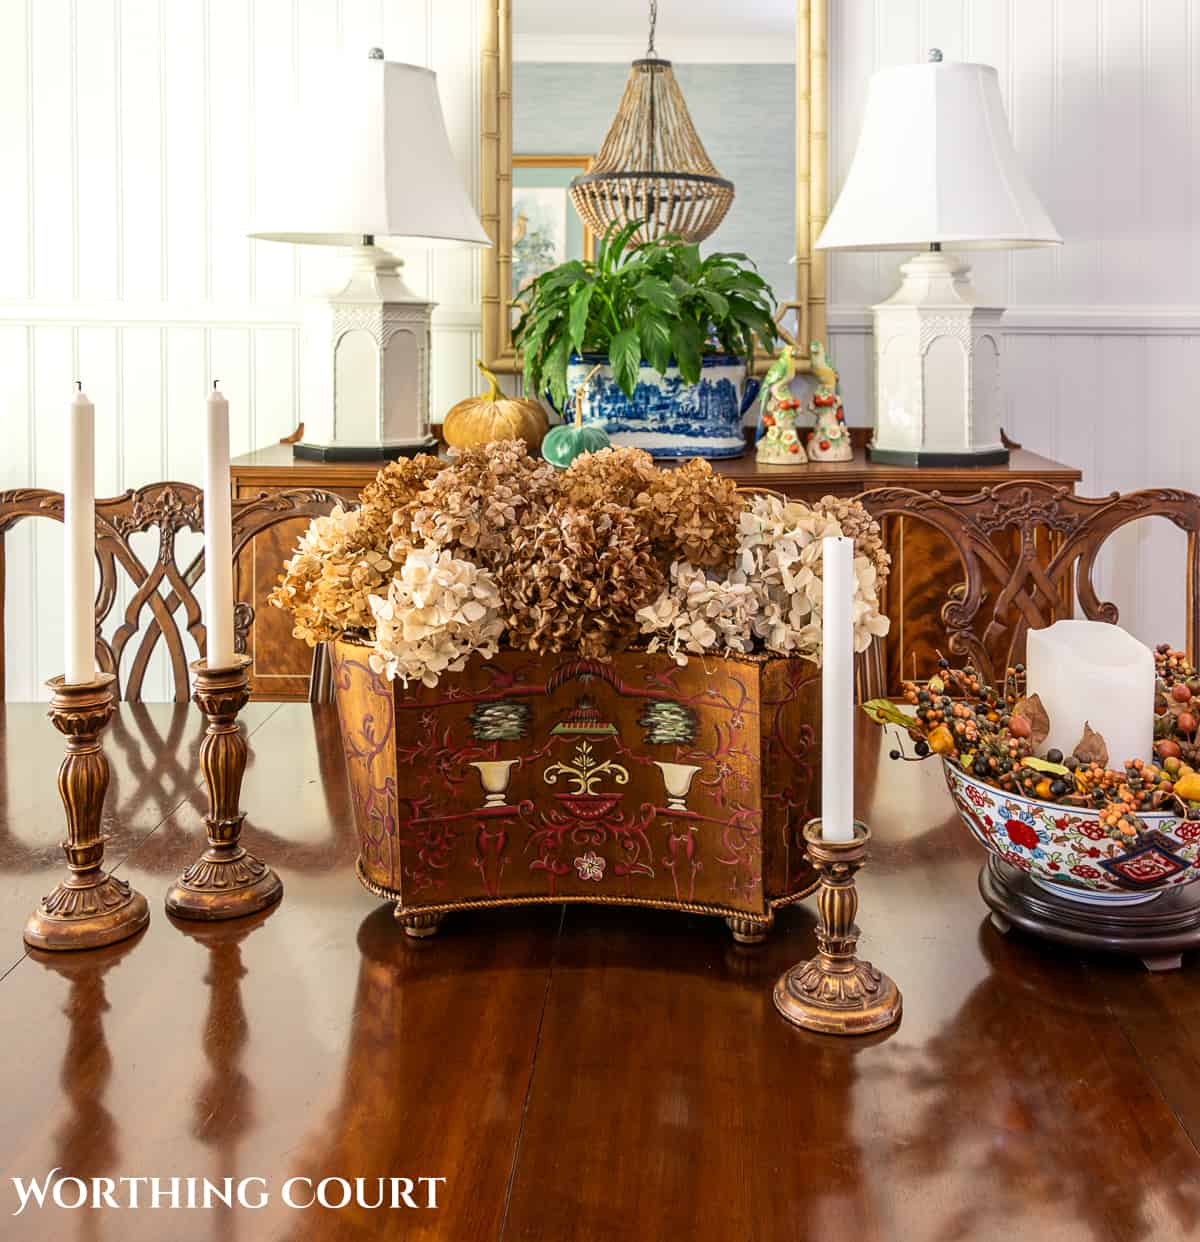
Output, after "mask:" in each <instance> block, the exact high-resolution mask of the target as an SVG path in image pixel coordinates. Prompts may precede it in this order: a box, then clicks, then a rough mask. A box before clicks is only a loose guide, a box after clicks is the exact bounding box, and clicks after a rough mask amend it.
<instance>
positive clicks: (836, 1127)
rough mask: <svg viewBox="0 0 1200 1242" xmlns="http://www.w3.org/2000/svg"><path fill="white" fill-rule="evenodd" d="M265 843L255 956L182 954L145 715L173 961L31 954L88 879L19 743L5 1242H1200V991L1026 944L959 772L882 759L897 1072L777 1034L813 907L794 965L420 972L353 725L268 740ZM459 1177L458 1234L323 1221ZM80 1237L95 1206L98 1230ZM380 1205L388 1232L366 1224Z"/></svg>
mask: <svg viewBox="0 0 1200 1242" xmlns="http://www.w3.org/2000/svg"><path fill="white" fill-rule="evenodd" d="M242 720H243V722H244V723H245V725H246V726H247V729H248V731H249V733H250V747H251V758H250V765H249V768H248V770H247V775H246V782H245V787H244V790H243V796H242V805H243V807H244V808H245V809H246V811H247V812H248V821H247V830H246V834H245V840H246V843H247V844H248V846H249V847H250V848H251V849H253V850H254V851H255V852H256V853H258V854H259V855H260V856H262V857H264V858H265V859H267V860H268V861H269V862H270V863H271V864H272V865H273V866H274V867H275V868H276V869H277V870H278V872H279V874H280V876H281V877H282V878H283V882H284V886H285V894H284V899H283V902H282V904H281V905H280V906H279V907H277V908H276V909H275V910H274V911H272V912H270V913H269V914H267V915H266V916H265V917H262V916H259V917H257V918H255V919H253V920H251V921H249V923H240V924H225V925H220V924H217V925H212V926H205V925H198V924H192V925H184V924H178V925H177V924H173V923H172V922H171V921H170V920H169V919H168V918H167V916H166V915H165V914H164V913H163V909H162V900H163V895H164V894H165V892H166V890H167V888H168V886H169V885H170V883H171V881H172V880H173V879H174V877H175V875H176V874H177V872H178V871H179V870H180V869H181V867H182V866H184V865H185V864H186V863H187V862H189V861H190V860H191V859H192V858H193V857H194V856H195V854H196V852H197V849H198V847H199V844H200V842H201V835H202V834H201V823H200V815H201V812H202V809H203V805H204V803H203V799H202V795H201V792H200V786H199V772H198V770H197V758H196V757H197V749H198V745H199V739H200V723H201V722H200V719H199V715H198V713H197V712H196V711H195V709H194V708H193V709H188V708H182V707H173V706H170V705H162V706H146V707H133V706H129V705H122V706H121V707H120V708H119V710H118V713H117V716H116V718H115V720H114V721H113V723H112V725H111V726H110V727H109V728H108V730H107V731H106V734H105V737H104V744H105V749H106V752H107V754H108V756H109V758H110V760H111V762H112V766H113V780H112V785H111V786H110V789H109V800H108V806H107V821H108V828H109V831H110V832H111V834H112V837H111V840H110V843H109V855H108V858H109V862H110V864H112V865H117V866H118V874H121V875H124V876H126V877H127V878H128V879H130V880H132V881H133V883H134V884H135V886H136V887H137V888H139V889H140V890H141V891H142V892H143V893H145V894H146V896H147V897H148V898H149V899H150V902H151V908H152V912H153V913H152V918H151V924H150V927H149V929H148V930H147V931H146V932H144V933H143V934H142V935H141V936H140V937H139V938H137V939H135V940H133V941H130V942H127V943H125V944H123V945H117V946H114V947H112V948H110V949H104V950H97V951H93V952H88V953H78V954H58V955H53V956H51V955H45V954H41V955H33V954H25V953H24V951H23V948H22V944H21V927H22V924H23V922H24V919H25V917H26V915H27V914H28V912H29V911H30V910H31V909H32V907H33V905H34V903H35V902H36V900H37V898H38V897H39V896H40V895H41V894H42V893H43V892H45V891H47V890H49V889H50V888H51V887H52V885H53V883H54V882H55V880H56V879H57V877H58V875H59V874H60V872H61V869H62V865H63V864H62V857H61V851H60V850H59V848H58V841H59V839H60V837H61V836H62V831H63V828H62V815H61V807H60V805H59V802H58V795H57V792H56V790H55V783H54V774H55V770H56V768H57V766H58V762H59V759H60V757H61V748H60V739H59V738H58V736H57V735H56V734H55V733H54V732H53V729H52V728H51V726H50V723H49V721H48V720H46V719H45V714H44V708H42V707H39V706H36V705H29V706H25V705H20V706H14V705H9V706H8V707H7V708H6V709H0V900H2V903H3V923H2V928H0V930H2V933H3V939H0V1041H2V1042H0V1053H2V1055H0V1101H2V1103H0V1116H2V1121H3V1124H0V1238H3V1239H4V1240H5V1242H10V1240H11V1242H25V1240H26V1239H39V1240H40V1239H46V1240H48V1242H72V1240H74V1239H88V1240H110V1239H111V1240H114V1242H115V1240H118V1239H119V1240H120V1242H133V1240H135V1239H153V1240H155V1242H190V1239H208V1238H214V1239H216V1238H227V1239H253V1240H254V1242H273V1240H275V1239H279V1240H280V1242H283V1240H285V1239H287V1240H290V1239H331V1240H339V1239H345V1240H347V1242H350V1240H355V1242H357V1240H359V1239H369V1238H385V1237H386V1238H404V1239H448V1240H451V1242H484V1240H491V1239H505V1240H512V1242H516V1240H518V1239H529V1240H535V1239H536V1240H539V1242H543V1240H544V1242H567V1240H572V1242H574V1240H578V1242H608V1240H609V1239H612V1240H614V1242H616V1240H625V1239H628V1240H630V1242H642V1240H658V1239H671V1238H687V1239H700V1240H702V1242H708V1240H709V1239H711V1240H713V1242H727V1240H729V1242H756V1240H762V1242H767V1240H774V1239H780V1240H784V1239H786V1240H788V1242H795V1240H797V1239H810V1238H811V1239H814V1242H817V1240H819V1242H841V1240H843V1239H845V1240H846V1242H870V1240H873V1239H897V1240H900V1239H904V1240H906V1242H908V1240H923V1239H929V1240H930V1242H935V1240H936V1242H958V1240H960V1239H995V1240H997V1242H1013V1240H1014V1239H1017V1240H1019V1239H1025V1238H1030V1239H1032V1238H1037V1239H1039V1240H1049V1239H1063V1240H1067V1239H1070V1240H1075V1239H1091V1238H1097V1239H1106V1240H1111V1239H1146V1240H1147V1242H1151V1240H1153V1242H1166V1240H1167V1239H1174V1238H1188V1237H1194V1236H1196V1235H1197V1233H1198V1232H1200V1156H1198V1155H1197V1149H1196V1141H1197V1139H1200V970H1198V969H1197V968H1196V966H1195V965H1193V964H1192V963H1191V962H1187V961H1185V965H1184V968H1183V970H1181V971H1177V972H1174V973H1172V974H1164V975H1151V974H1148V973H1147V972H1145V971H1144V970H1143V969H1142V967H1141V966H1140V965H1138V964H1136V963H1131V962H1125V961H1118V960H1109V959H1104V958H1099V957H1084V956H1080V955H1077V954H1074V953H1071V952H1067V951H1064V950H1059V949H1055V948H1053V947H1050V946H1048V945H1044V944H1039V943H1036V942H1034V941H1031V940H1027V939H1022V938H1020V937H1019V936H1016V935H1014V936H1013V937H1012V938H1010V939H1005V938H1002V937H1001V936H999V935H998V934H997V933H996V932H995V931H994V930H993V929H992V927H991V926H990V924H989V923H988V922H987V919H986V917H985V915H986V910H985V907H984V905H983V902H982V901H981V899H980V897H979V895H978V892H977V891H976V874H977V871H978V867H979V863H980V861H981V857H980V854H979V852H978V850H977V847H976V846H974V844H973V843H972V842H971V841H970V839H969V838H968V836H967V834H966V832H965V830H963V829H962V828H961V826H960V825H959V824H958V822H957V820H956V819H955V817H954V814H953V812H952V809H951V805H950V802H949V798H948V796H947V794H946V792H945V789H944V786H943V785H942V782H941V777H940V774H939V772H938V771H937V769H936V768H935V767H934V766H933V765H931V764H910V763H893V762H891V761H889V760H888V759H887V757H886V750H887V745H888V744H887V743H885V745H884V748H883V750H882V751H881V749H880V746H879V736H878V735H877V733H876V732H875V731H874V729H873V728H872V727H871V726H870V725H869V724H868V723H867V722H866V721H863V722H862V723H863V728H862V730H861V732H860V735H859V749H858V810H859V813H860V814H861V815H862V817H863V818H865V819H866V820H868V822H870V823H871V825H872V827H873V829H874V833H875V842H876V844H875V850H874V857H873V859H872V861H871V863H870V864H869V865H868V866H867V868H866V869H865V870H864V871H863V872H862V873H861V875H860V877H859V891H860V894H861V897H862V906H861V910H860V915H859V922H860V923H861V925H862V928H863V933H864V934H863V939H862V941H861V944H860V951H861V952H862V953H863V955H864V956H867V957H870V958H873V959H874V960H875V961H876V962H877V964H879V965H880V966H882V967H883V968H884V969H886V970H887V971H888V973H890V974H891V975H892V977H893V978H894V979H895V980H896V981H897V983H898V984H899V985H900V987H901V989H902V991H903V993H904V1016H903V1018H902V1020H901V1022H900V1024H899V1026H898V1027H897V1028H895V1029H893V1030H892V1031H890V1032H886V1033H884V1034H882V1035H877V1036H871V1037H867V1038H861V1039H857V1040H856V1039H838V1038H833V1037H822V1036H817V1035H809V1034H807V1033H805V1032H803V1031H799V1030H796V1029H794V1028H792V1027H790V1026H788V1025H787V1024H786V1023H785V1022H783V1020H782V1019H780V1018H779V1017H778V1016H777V1014H776V1013H775V1011H774V1009H773V1007H772V1003H771V988H772V985H773V983H774V981H775V979H776V978H777V977H778V975H779V974H780V973H781V972H782V971H783V970H784V969H785V967H787V966H789V965H791V964H792V963H794V962H795V961H797V960H798V959H800V958H802V957H805V956H808V955H810V954H811V953H812V952H813V921H814V920H813V911H812V908H811V904H812V903H811V902H807V903H804V904H802V905H800V906H798V907H795V908H792V909H790V910H788V911H786V912H785V913H784V914H783V916H782V917H781V918H780V920H779V922H778V924H777V927H776V931H775V933H774V934H773V936H772V937H771V939H770V940H769V942H768V943H767V944H766V945H764V946H761V947H759V948H749V949H740V948H738V947H736V946H735V945H733V944H732V942H731V941H730V938H729V935H728V932H727V931H726V929H725V927H724V925H723V923H721V922H720V921H719V920H716V919H705V918H701V917H690V916H681V915H678V914H672V913H668V912H658V911H638V910H630V909H606V908H585V907H570V908H565V909H564V908H561V907H538V908H533V909H525V910H520V909H517V910H493V911H481V912H476V913H472V914H462V915H458V916H455V917H452V918H450V919H448V920H447V922H446V923H445V925H444V928H443V931H442V933H441V934H440V935H439V936H438V937H437V938H435V939H433V940H429V941H424V942H419V941H412V940H409V939H406V938H405V937H404V936H402V935H401V934H400V931H399V928H398V927H397V926H396V925H395V923H394V921H393V919H392V917H391V912H390V910H389V909H388V908H387V907H384V906H380V905H379V903H378V902H377V901H376V900H375V899H374V898H372V897H371V896H370V895H369V894H368V893H366V892H364V891H363V890H362V889H361V888H360V886H359V885H358V883H357V881H356V879H355V876H354V857H355V838H354V831H353V827H352V820H351V815H350V810H349V805H348V795H347V789H346V783H345V776H344V772H343V768H342V760H341V754H340V747H339V744H338V738H337V725H336V720H335V717H334V715H333V710H332V709H331V708H323V707H309V706H307V705H301V704H283V705H280V704H273V703H252V704H251V705H250V706H249V707H248V708H247V709H246V710H245V711H244V712H243V713H242ZM53 1168H58V1169H60V1170H61V1171H62V1173H64V1174H68V1175H71V1176H76V1177H80V1178H85V1179H86V1178H93V1177H113V1178H118V1177H139V1176H147V1177H148V1176H158V1177H162V1178H167V1177H170V1176H172V1175H174V1176H179V1177H185V1178H186V1177H194V1178H196V1179H201V1178H205V1177H207V1178H209V1179H210V1180H213V1181H219V1180H220V1179H223V1178H225V1177H232V1178H235V1179H236V1178H249V1177H261V1178H263V1179H265V1181H266V1184H267V1187H268V1189H269V1191H270V1200H269V1202H268V1203H267V1204H266V1206H264V1207H262V1208H261V1209H257V1210H255V1209H251V1208H248V1207H234V1208H231V1209H225V1208H221V1207H217V1208H213V1209H211V1210H208V1211H205V1210H202V1209H194V1210H187V1209H186V1208H184V1209H181V1210H175V1211H169V1210H166V1209H159V1210H154V1209H151V1208H148V1207H141V1208H139V1209H137V1210H130V1209H128V1208H120V1209H113V1208H104V1207H102V1208H100V1209H98V1210H90V1209H82V1210H74V1211H73V1210H69V1209H67V1208H58V1207H54V1206H51V1205H48V1206H46V1207H44V1208H41V1209H37V1208H35V1207H30V1208H28V1209H26V1211H24V1212H23V1213H21V1215H20V1216H15V1217H14V1216H12V1215H11V1214H12V1213H13V1212H14V1211H15V1210H16V1208H17V1207H18V1199H17V1196H16V1193H15V1191H14V1189H13V1185H12V1182H11V1180H10V1179H12V1178H14V1177H20V1178H24V1179H29V1178H33V1177H36V1178H38V1179H41V1178H43V1177H44V1176H45V1175H46V1173H48V1172H49V1171H50V1170H51V1169H53ZM329 1176H334V1177H336V1176H342V1177H346V1178H358V1177H361V1178H367V1179H371V1185H372V1186H373V1185H374V1179H376V1178H379V1177H384V1178H390V1177H409V1178H414V1179H415V1178H418V1177H444V1178H445V1179H446V1181H445V1182H444V1183H443V1184H442V1185H441V1187H440V1193H439V1207H438V1208H436V1209H434V1210H428V1209H420V1210H410V1209H406V1208H400V1209H399V1210H395V1211H393V1210H389V1209H384V1208H381V1209H376V1210H368V1209H365V1208H357V1207H347V1208H344V1209H342V1210H337V1211H335V1210H326V1209H322V1208H321V1207H319V1206H315V1207H313V1208H310V1209H307V1210H298V1209H291V1208H288V1207H287V1206H286V1205H285V1204H284V1203H283V1202H282V1196H281V1190H282V1187H283V1184H284V1183H285V1182H286V1180H287V1179H288V1178H290V1177H308V1178H312V1179H313V1181H314V1182H316V1181H317V1180H319V1179H320V1178H322V1177H329ZM69 1201H70V1200H69V1199H68V1202H69ZM368 1201H371V1199H370V1198H369V1197H368Z"/></svg>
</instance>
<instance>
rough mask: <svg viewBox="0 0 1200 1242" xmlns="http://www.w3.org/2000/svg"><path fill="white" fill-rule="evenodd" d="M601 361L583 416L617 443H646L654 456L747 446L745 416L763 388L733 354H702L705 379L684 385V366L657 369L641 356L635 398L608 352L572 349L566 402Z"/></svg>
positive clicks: (734, 453)
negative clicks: (619, 380) (681, 368)
mask: <svg viewBox="0 0 1200 1242" xmlns="http://www.w3.org/2000/svg"><path fill="white" fill-rule="evenodd" d="M597 363H599V364H601V367H602V369H601V370H599V371H597V372H596V374H595V376H594V377H593V378H592V381H591V383H590V384H589V385H588V388H587V395H586V396H585V398H584V404H583V421H584V422H585V423H597V424H599V425H600V426H602V427H603V428H604V430H605V431H607V432H608V436H609V439H610V440H611V441H612V442H613V444H614V445H618V446H622V447H632V448H640V449H645V451H646V452H647V453H649V454H650V456H651V457H738V456H740V455H741V454H742V453H744V452H745V451H746V437H745V433H744V432H743V431H742V417H743V415H744V414H745V411H746V410H748V409H749V408H750V405H751V403H752V402H753V401H754V398H755V396H756V395H757V394H758V386H759V385H758V380H756V379H750V380H747V378H746V367H745V365H744V364H743V363H742V361H741V359H740V358H735V357H733V356H732V355H731V354H705V355H704V357H703V358H702V359H701V372H700V382H699V383H698V384H685V383H684V381H683V377H682V376H681V375H680V374H679V368H678V367H676V366H674V365H672V366H669V367H668V368H667V370H666V373H665V374H661V375H660V374H659V372H657V371H656V370H654V368H653V367H651V366H649V365H648V364H647V363H645V362H643V363H642V367H641V370H640V372H639V373H638V382H637V387H636V388H635V389H634V393H633V397H632V399H631V398H629V397H627V396H626V395H625V394H624V393H623V392H622V391H621V389H620V388H619V387H618V386H617V382H616V380H614V379H613V375H612V369H611V368H610V367H609V365H608V358H607V357H606V356H605V355H604V354H584V355H583V356H582V357H579V356H578V355H573V356H572V358H571V362H570V365H569V366H568V367H567V391H568V393H569V394H570V395H569V397H568V400H567V409H568V410H570V409H573V408H574V392H575V389H576V387H577V386H578V385H579V384H581V383H582V382H583V380H584V379H585V378H586V377H587V375H588V373H589V372H590V371H591V370H592V368H593V367H594V366H596V365H597Z"/></svg>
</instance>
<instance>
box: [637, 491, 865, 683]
mask: <svg viewBox="0 0 1200 1242" xmlns="http://www.w3.org/2000/svg"><path fill="white" fill-rule="evenodd" d="M868 520H869V519H868ZM874 529H875V533H878V525H875V527H874ZM844 533H846V532H844V531H843V529H842V527H841V526H840V524H839V522H838V520H837V519H836V518H835V517H833V516H832V515H831V514H830V513H828V512H823V511H820V510H818V509H816V508H810V507H809V506H807V505H804V504H800V503H796V502H793V503H785V502H784V501H782V500H780V499H779V498H778V497H775V496H753V497H751V499H750V501H749V502H748V503H747V505H746V507H745V509H744V511H743V513H742V515H741V518H740V521H739V530H738V552H737V558H736V562H735V565H734V568H733V569H732V570H731V571H729V572H727V573H725V574H724V575H721V574H717V573H715V572H713V571H711V570H710V571H708V572H705V571H703V570H702V569H700V568H699V567H697V566H694V565H691V564H682V565H673V566H672V567H671V583H670V586H669V587H668V589H667V590H666V591H665V592H664V593H663V595H662V596H660V597H659V598H658V599H657V600H655V601H654V603H653V604H652V605H650V606H649V607H647V608H643V609H642V610H641V611H640V612H639V613H638V621H639V623H640V624H641V627H642V632H643V633H644V634H648V635H650V636H651V637H650V641H649V650H651V651H658V650H665V651H668V652H670V654H671V655H673V656H674V657H675V658H676V660H678V661H680V662H681V663H682V662H684V661H686V658H687V653H700V652H705V651H721V650H729V651H741V652H746V651H751V650H756V649H758V648H759V647H763V648H765V649H766V650H768V651H772V652H777V653H779V654H781V655H796V656H801V657H802V658H804V659H808V660H812V661H814V662H815V663H818V664H819V663H820V661H821V602H822V594H821V551H822V544H821V540H822V539H823V538H824V537H825V536H826V535H841V534H844ZM854 577H855V587H856V590H855V599H854V648H855V650H856V651H865V650H866V648H867V647H868V646H870V644H871V640H872V638H873V637H874V636H876V635H883V634H886V633H887V631H888V628H889V622H888V619H887V617H884V616H882V615H881V614H880V612H879V596H878V587H879V583H880V575H879V572H878V570H877V568H876V565H875V563H874V562H873V561H872V560H871V559H870V558H869V557H868V556H866V555H863V554H862V553H861V552H860V551H859V549H858V547H857V545H856V549H855V558H854Z"/></svg>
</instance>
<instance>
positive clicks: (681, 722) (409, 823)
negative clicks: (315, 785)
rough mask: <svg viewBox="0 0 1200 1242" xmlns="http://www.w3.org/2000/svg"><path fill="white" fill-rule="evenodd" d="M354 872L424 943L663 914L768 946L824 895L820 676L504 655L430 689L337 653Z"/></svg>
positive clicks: (723, 663)
mask: <svg viewBox="0 0 1200 1242" xmlns="http://www.w3.org/2000/svg"><path fill="white" fill-rule="evenodd" d="M330 649H331V650H330V655H331V659H332V667H333V679H334V685H335V690H336V697H337V704H338V712H339V716H340V721H341V732H342V741H343V745H344V747H345V753H346V764H347V768H348V772H349V780H350V787H351V791H352V794H353V803H354V814H355V818H356V821H357V827H358V832H359V838H360V851H359V858H358V875H359V878H360V879H361V880H362V882H363V884H364V885H365V886H366V887H367V888H368V889H370V890H371V892H373V893H376V894H378V895H379V896H382V897H386V898H388V899H389V900H391V901H394V902H395V903H396V915H397V917H398V918H400V919H402V920H403V921H405V923H406V926H408V927H409V929H410V930H413V929H416V928H420V927H425V926H430V925H433V924H435V922H436V920H435V919H434V918H432V917H429V916H436V915H438V914H441V913H444V912H445V911H448V910H456V909H463V908H466V907H471V906H496V905H505V904H519V903H526V902H544V901H551V902H559V901H590V902H599V903H611V904H635V905H647V906H667V907H672V908H679V909H683V910H691V911H697V912H700V913H705V914H714V915H720V916H724V917H725V918H727V919H728V920H729V921H730V926H731V927H732V928H733V930H734V932H735V935H739V938H741V939H754V938H756V936H757V935H759V934H761V932H763V931H765V930H766V927H767V926H768V925H769V923H770V921H771V917H772V916H771V911H772V909H773V907H775V906H778V905H782V904H784V903H786V902H789V901H794V900H795V899H796V898H798V897H802V896H804V895H805V894H806V893H808V892H810V891H811V890H812V889H813V888H814V887H815V883H816V880H815V876H814V874H813V872H812V869H811V868H810V866H809V864H808V861H807V859H806V857H805V853H804V844H803V835H802V829H803V826H804V824H805V822H806V821H807V820H808V819H809V818H810V817H811V816H813V815H816V814H818V812H819V810H820V807H819V805H818V796H819V786H820V741H819V739H820V689H821V678H820V670H819V669H818V668H817V667H816V666H815V665H814V664H812V663H811V662H809V661H806V660H799V659H790V658H782V657H767V656H760V657H737V656H730V657H716V656H713V657H698V656H693V657H692V658H691V659H690V660H689V661H688V663H687V664H686V665H683V666H680V665H677V664H676V663H675V662H674V661H673V660H672V659H671V658H670V657H669V656H666V655H662V654H655V655H649V654H646V653H645V652H624V653H622V654H620V655H618V656H616V657H615V658H614V659H613V660H611V661H610V662H601V661H597V660H589V659H582V658H579V657H575V656H536V655H531V654H530V653H528V652H515V651H502V652H501V653H500V654H498V655H497V656H496V657H495V658H494V659H492V660H482V659H479V658H472V659H471V660H470V661H469V662H468V664H467V666H466V668H465V669H463V671H462V672H459V673H448V674H446V675H444V676H443V677H442V680H441V682H440V684H439V685H438V686H437V687H435V688H428V687H425V686H418V685H415V684H414V685H410V686H408V687H407V688H406V687H405V686H404V685H403V684H402V683H400V682H398V681H397V682H392V683H389V682H388V681H386V680H385V679H384V678H382V677H381V676H379V675H378V674H376V673H374V672H372V670H371V668H370V665H369V663H368V659H367V656H368V649H367V648H365V647H363V646H360V645H357V644H354V643H350V642H335V643H331V644H330Z"/></svg>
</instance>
